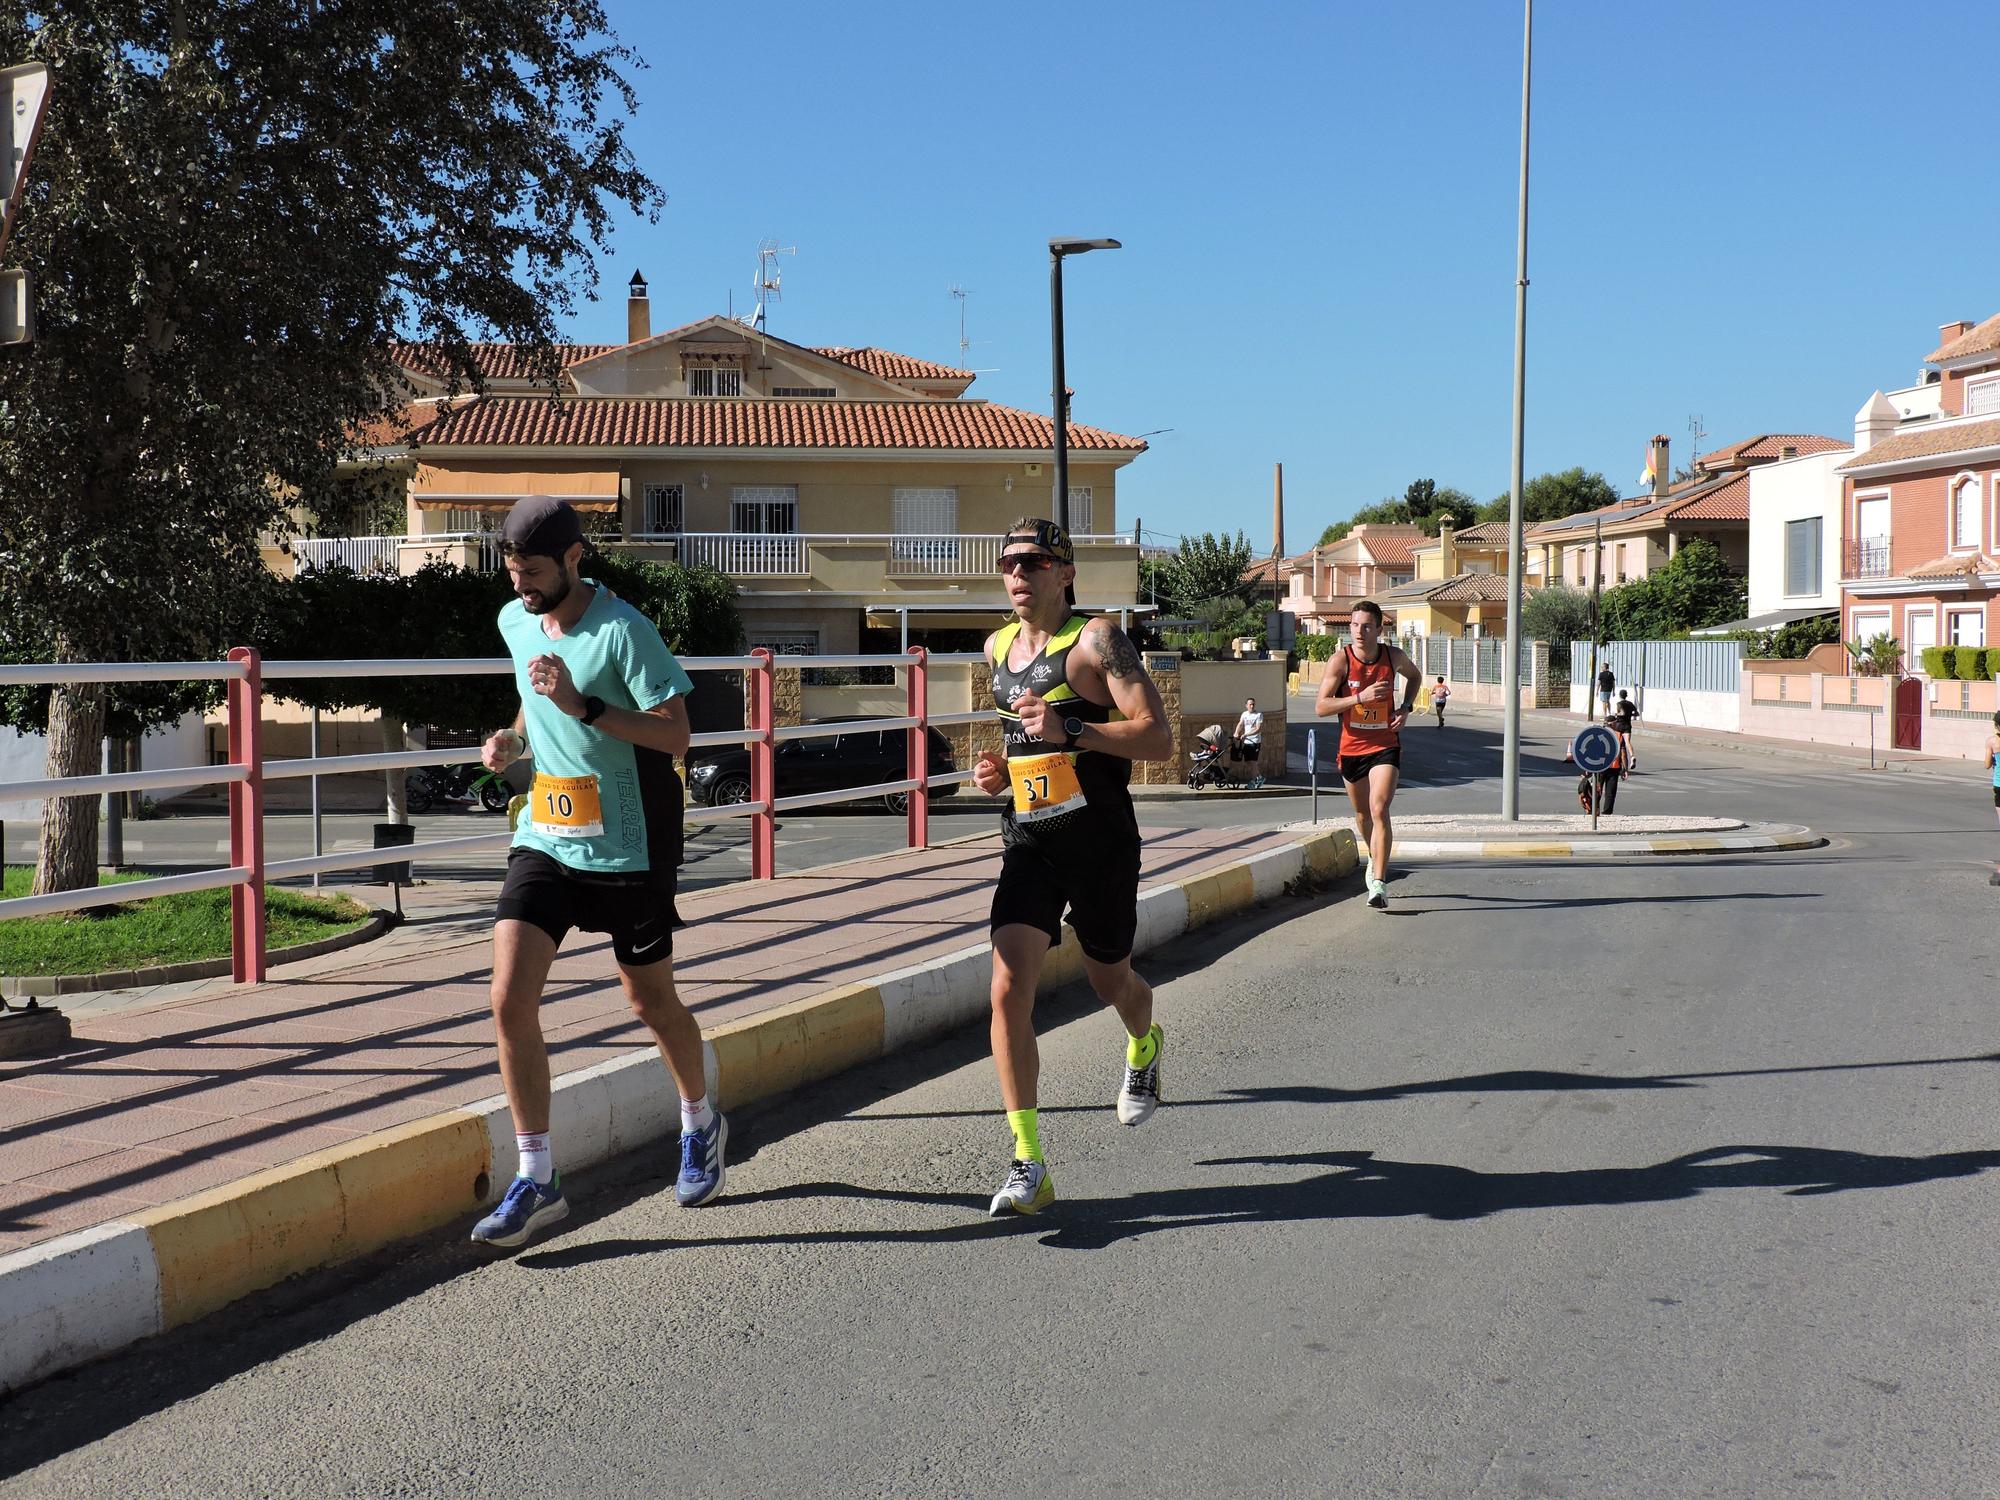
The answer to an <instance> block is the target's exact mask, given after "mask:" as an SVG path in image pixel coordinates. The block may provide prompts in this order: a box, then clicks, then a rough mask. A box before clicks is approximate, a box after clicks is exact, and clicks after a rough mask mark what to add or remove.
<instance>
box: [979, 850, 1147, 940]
mask: <svg viewBox="0 0 2000 1500" xmlns="http://www.w3.org/2000/svg"><path fill="white" fill-rule="evenodd" d="M1065 907H1067V908H1068V909H1069V925H1070V926H1072V927H1074V928H1075V929H1076V941H1077V946H1078V947H1080V948H1082V949H1083V951H1084V953H1085V954H1086V955H1088V956H1089V957H1091V958H1093V959H1095V960H1096V961H1097V962H1098V963H1101V964H1115V963H1117V962H1118V961H1119V960H1120V959H1125V958H1130V957H1131V956H1132V940H1133V938H1134V937H1135V936H1137V934H1138V931H1139V846H1138V844H1136V843H1132V844H1123V843H1119V844H1114V845H1112V846H1111V847H1110V848H1108V849H1103V848H1100V849H1093V850H1091V851H1090V852H1089V853H1088V854H1087V855H1080V856H1079V857H1074V858H1072V857H1070V856H1069V854H1068V852H1067V851H1065V853H1064V856H1063V857H1062V858H1060V859H1058V858H1054V857H1052V856H1051V855H1050V854H1049V852H1048V851H1046V850H1044V849H1042V848H1041V847H1039V846H1038V845H1035V844H1032V843H1027V842H1019V843H1010V844H1009V845H1007V847H1006V848H1005V849H1003V850H1002V851H1001V855H1000V883H999V885H997V886H995V887H994V890H993V919H992V928H993V931H995V932H998V931H999V930H1000V929H1001V928H1002V927H1007V926H1011V925H1019V926H1023V927H1035V928H1039V929H1040V930H1041V931H1043V932H1046V933H1047V934H1048V935H1049V943H1050V945H1051V946H1054V945H1056V944H1058V943H1060V942H1062V924H1063V909H1064V908H1065Z"/></svg>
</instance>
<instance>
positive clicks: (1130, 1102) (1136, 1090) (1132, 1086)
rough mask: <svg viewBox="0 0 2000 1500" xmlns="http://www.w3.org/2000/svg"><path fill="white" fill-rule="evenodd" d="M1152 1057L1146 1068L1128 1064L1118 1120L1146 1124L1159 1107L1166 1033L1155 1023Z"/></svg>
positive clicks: (1120, 1087) (1121, 1090)
mask: <svg viewBox="0 0 2000 1500" xmlns="http://www.w3.org/2000/svg"><path fill="white" fill-rule="evenodd" d="M1152 1036H1153V1060H1152V1061H1151V1062H1150V1063H1148V1064H1147V1065H1146V1066H1145V1067H1143V1068H1134V1067H1129V1066H1128V1067H1127V1068H1126V1069H1125V1081H1124V1082H1123V1083H1122V1084H1120V1085H1119V1088H1118V1123H1119V1124H1120V1125H1143V1124H1145V1123H1146V1122H1147V1121H1148V1120H1150V1119H1152V1118H1153V1111H1154V1110H1156V1109H1158V1108H1159V1107H1160V1054H1161V1053H1162V1052H1164V1051H1166V1050H1167V1034H1166V1032H1165V1031H1163V1030H1162V1029H1161V1028H1160V1023H1159V1022H1158V1021H1155V1022H1154V1023H1153V1031H1152Z"/></svg>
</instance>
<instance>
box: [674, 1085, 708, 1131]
mask: <svg viewBox="0 0 2000 1500" xmlns="http://www.w3.org/2000/svg"><path fill="white" fill-rule="evenodd" d="M714 1123H715V1111H714V1110H712V1109H710V1108H709V1107H708V1095H706V1094H703V1095H702V1096H701V1097H700V1098H699V1099H683V1100H681V1129H682V1130H683V1131H688V1130H706V1129H708V1127H709V1126H711V1125H713V1124H714Z"/></svg>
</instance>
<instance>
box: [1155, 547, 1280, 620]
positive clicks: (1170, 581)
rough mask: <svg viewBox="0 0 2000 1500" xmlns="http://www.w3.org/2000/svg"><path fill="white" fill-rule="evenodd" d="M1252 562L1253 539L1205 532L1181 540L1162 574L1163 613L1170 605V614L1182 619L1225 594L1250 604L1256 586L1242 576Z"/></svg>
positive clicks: (1161, 595) (1266, 586) (1161, 600)
mask: <svg viewBox="0 0 2000 1500" xmlns="http://www.w3.org/2000/svg"><path fill="white" fill-rule="evenodd" d="M1252 560H1253V554H1252V553H1251V550H1250V539H1249V538H1248V537H1246V536H1245V535H1244V534H1243V533H1242V532H1240V531H1238V532H1236V533H1235V534H1233V535H1216V534H1215V533H1213V532H1207V531H1204V532H1202V533H1201V534H1200V535H1199V536H1184V537H1182V538H1181V544H1180V547H1179V548H1178V549H1177V550H1176V551H1175V553H1174V555H1173V556H1172V557H1170V558H1168V559H1167V560H1166V564H1165V567H1164V569H1163V570H1162V572H1161V574H1160V607H1161V609H1163V610H1165V609H1166V608H1167V606H1168V604H1169V603H1170V602H1171V604H1172V606H1173V608H1172V611H1171V612H1172V613H1173V614H1175V615H1181V614H1183V613H1184V612H1186V611H1188V610H1191V609H1193V608H1194V606H1195V605H1197V604H1199V603H1200V602H1201V601H1202V600H1204V599H1214V598H1217V597H1219V596H1221V595H1224V594H1227V595H1231V596H1233V597H1234V598H1236V599H1237V600H1239V601H1240V602H1242V603H1246V604H1247V603H1248V602H1249V601H1250V598H1251V595H1252V591H1253V588H1254V587H1255V586H1254V585H1252V584H1250V583H1246V582H1245V581H1244V578H1243V575H1244V573H1245V572H1246V571H1248V569H1249V567H1250V564H1251V562H1252ZM1265 588H1266V589H1267V590H1268V588H1269V585H1268V584H1266V585H1265Z"/></svg>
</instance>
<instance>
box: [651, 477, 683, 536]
mask: <svg viewBox="0 0 2000 1500" xmlns="http://www.w3.org/2000/svg"><path fill="white" fill-rule="evenodd" d="M645 500H646V517H645V520H646V535H648V536H672V535H674V534H675V533H677V532H679V531H682V530H684V529H685V527H686V523H687V506H686V490H685V488H684V487H683V486H681V485H678V484H649V485H647V486H646V489H645Z"/></svg>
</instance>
